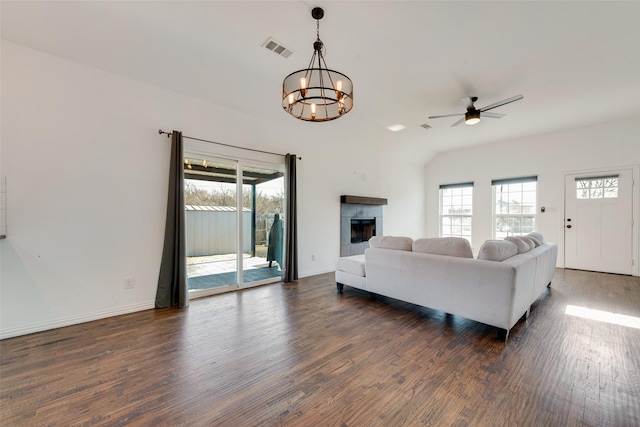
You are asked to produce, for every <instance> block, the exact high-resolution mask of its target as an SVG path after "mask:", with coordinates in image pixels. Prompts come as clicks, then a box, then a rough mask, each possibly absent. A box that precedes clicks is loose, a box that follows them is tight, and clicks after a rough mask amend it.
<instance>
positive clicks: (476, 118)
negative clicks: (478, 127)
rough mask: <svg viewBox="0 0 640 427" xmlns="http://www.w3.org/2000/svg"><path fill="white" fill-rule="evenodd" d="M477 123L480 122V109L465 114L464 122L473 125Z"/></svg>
mask: <svg viewBox="0 0 640 427" xmlns="http://www.w3.org/2000/svg"><path fill="white" fill-rule="evenodd" d="M477 123H480V111H467V113H466V114H465V115H464V124H465V125H469V126H472V125H475V124H477Z"/></svg>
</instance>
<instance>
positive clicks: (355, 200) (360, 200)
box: [340, 195, 387, 206]
mask: <svg viewBox="0 0 640 427" xmlns="http://www.w3.org/2000/svg"><path fill="white" fill-rule="evenodd" d="M340 203H349V204H354V205H377V206H382V205H386V204H387V199H380V198H377V197H363V196H347V195H343V196H340Z"/></svg>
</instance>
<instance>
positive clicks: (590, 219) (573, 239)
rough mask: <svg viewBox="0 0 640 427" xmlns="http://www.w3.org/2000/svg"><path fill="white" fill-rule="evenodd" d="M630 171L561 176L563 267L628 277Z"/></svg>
mask: <svg viewBox="0 0 640 427" xmlns="http://www.w3.org/2000/svg"><path fill="white" fill-rule="evenodd" d="M632 187H633V180H632V171H631V170H620V171H611V172H598V173H593V174H579V175H566V176H565V223H564V227H565V228H564V233H565V234H564V236H565V237H564V238H565V267H567V268H575V269H577V270H591V271H601V272H605V273H617V274H632V269H633V267H632V264H633V262H632V246H633V239H632V227H633V223H632V194H633V189H632Z"/></svg>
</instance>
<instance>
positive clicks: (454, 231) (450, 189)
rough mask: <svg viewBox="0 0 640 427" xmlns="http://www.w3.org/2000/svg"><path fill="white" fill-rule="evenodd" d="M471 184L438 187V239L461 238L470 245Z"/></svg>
mask: <svg viewBox="0 0 640 427" xmlns="http://www.w3.org/2000/svg"><path fill="white" fill-rule="evenodd" d="M472 215H473V182H467V183H463V184H447V185H441V186H440V237H463V238H465V239H467V240H468V241H469V243H471V218H472Z"/></svg>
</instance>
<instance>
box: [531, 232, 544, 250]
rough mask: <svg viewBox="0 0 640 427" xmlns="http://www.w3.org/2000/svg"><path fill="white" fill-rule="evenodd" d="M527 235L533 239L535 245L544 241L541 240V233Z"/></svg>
mask: <svg viewBox="0 0 640 427" xmlns="http://www.w3.org/2000/svg"><path fill="white" fill-rule="evenodd" d="M527 237H528V238H530V239H531V240H533V243H535V244H536V247H538V246H540V245H541V244H543V243H544V242H543V240H542V234H540V233H529V234H527Z"/></svg>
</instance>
